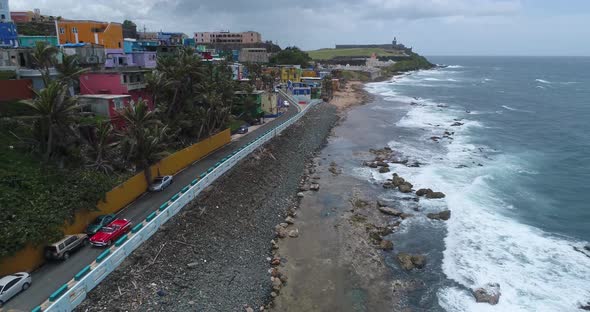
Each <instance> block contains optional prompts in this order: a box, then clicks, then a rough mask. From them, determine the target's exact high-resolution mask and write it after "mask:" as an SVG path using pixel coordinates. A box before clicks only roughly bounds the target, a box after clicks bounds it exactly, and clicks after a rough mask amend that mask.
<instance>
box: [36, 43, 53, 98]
mask: <svg viewBox="0 0 590 312" xmlns="http://www.w3.org/2000/svg"><path fill="white" fill-rule="evenodd" d="M57 52H58V50H57V48H56V47H54V46H51V45H49V44H48V43H47V42H45V41H37V43H36V44H35V47H34V48H33V53H32V54H31V57H32V58H33V61H34V62H35V64H36V65H37V66H38V67H39V71H40V72H41V78H42V79H43V84H44V85H45V87H47V86H49V81H50V79H51V77H50V74H49V70H50V68H51V67H53V65H54V64H55V63H56V60H55V55H56V54H57Z"/></svg>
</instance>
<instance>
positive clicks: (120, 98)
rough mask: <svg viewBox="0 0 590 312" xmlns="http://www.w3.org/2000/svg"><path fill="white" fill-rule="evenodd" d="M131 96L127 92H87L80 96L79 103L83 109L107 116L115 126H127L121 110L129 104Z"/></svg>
mask: <svg viewBox="0 0 590 312" xmlns="http://www.w3.org/2000/svg"><path fill="white" fill-rule="evenodd" d="M130 102H131V96H130V95H126V94H86V95H79V96H78V103H79V104H80V106H81V107H82V110H83V111H89V112H93V113H95V114H96V115H98V116H103V117H107V118H109V119H110V121H111V123H112V124H113V126H114V127H115V128H118V129H120V128H122V127H123V126H125V121H124V120H123V118H122V117H121V112H122V111H123V110H124V109H125V107H126V106H129V104H130Z"/></svg>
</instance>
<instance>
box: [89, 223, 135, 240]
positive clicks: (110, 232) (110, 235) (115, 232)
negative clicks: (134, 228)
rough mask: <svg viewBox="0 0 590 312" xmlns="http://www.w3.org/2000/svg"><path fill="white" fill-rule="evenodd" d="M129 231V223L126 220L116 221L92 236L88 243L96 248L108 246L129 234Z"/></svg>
mask: <svg viewBox="0 0 590 312" xmlns="http://www.w3.org/2000/svg"><path fill="white" fill-rule="evenodd" d="M130 230H131V221H129V220H127V219H116V220H115V221H113V222H111V223H109V225H107V226H105V227H103V228H101V229H100V231H98V232H97V233H96V234H94V235H93V236H92V237H91V238H90V243H91V244H92V245H93V246H97V247H104V246H110V245H112V244H113V242H114V241H116V240H117V239H118V238H119V237H121V235H123V234H125V233H127V232H129V231H130Z"/></svg>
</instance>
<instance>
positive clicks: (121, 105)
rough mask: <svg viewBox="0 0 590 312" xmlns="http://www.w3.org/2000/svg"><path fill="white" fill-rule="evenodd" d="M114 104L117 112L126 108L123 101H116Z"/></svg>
mask: <svg viewBox="0 0 590 312" xmlns="http://www.w3.org/2000/svg"><path fill="white" fill-rule="evenodd" d="M113 104H114V105H115V109H116V110H120V109H123V107H124V105H123V100H121V99H114V100H113Z"/></svg>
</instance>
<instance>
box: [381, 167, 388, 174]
mask: <svg viewBox="0 0 590 312" xmlns="http://www.w3.org/2000/svg"><path fill="white" fill-rule="evenodd" d="M388 172H389V168H387V167H381V168H379V173H388Z"/></svg>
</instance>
